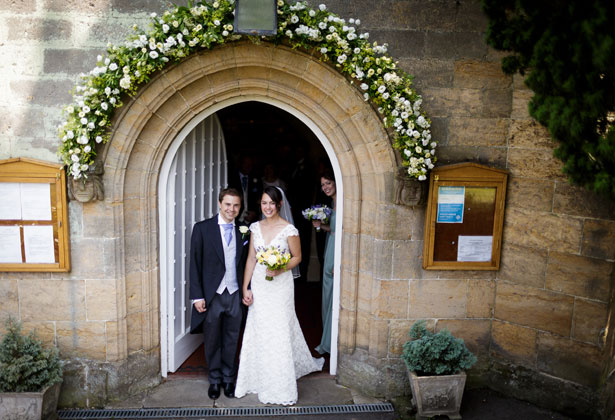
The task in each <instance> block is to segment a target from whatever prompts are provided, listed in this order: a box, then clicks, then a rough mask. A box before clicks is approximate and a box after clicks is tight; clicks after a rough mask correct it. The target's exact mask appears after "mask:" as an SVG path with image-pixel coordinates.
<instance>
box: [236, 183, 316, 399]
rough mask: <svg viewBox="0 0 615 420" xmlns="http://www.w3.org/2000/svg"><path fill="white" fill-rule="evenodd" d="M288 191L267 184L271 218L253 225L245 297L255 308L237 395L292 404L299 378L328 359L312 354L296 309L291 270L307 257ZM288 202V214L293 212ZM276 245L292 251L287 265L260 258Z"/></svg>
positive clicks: (265, 207) (265, 202)
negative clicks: (270, 263) (272, 267)
mask: <svg viewBox="0 0 615 420" xmlns="http://www.w3.org/2000/svg"><path fill="white" fill-rule="evenodd" d="M283 194H284V193H283V192H282V190H281V189H279V188H276V187H267V188H265V190H264V192H263V195H262V199H261V210H262V212H263V215H264V216H265V218H264V220H261V221H260V222H256V223H253V224H252V225H250V231H251V233H252V234H251V235H250V250H249V253H248V261H247V262H246V269H245V273H244V281H243V303H244V304H245V305H247V306H249V308H248V318H247V320H246V328H245V331H244V335H243V343H242V346H241V354H240V356H239V372H238V374H237V387H236V389H235V396H236V397H237V398H241V397H243V396H244V395H246V394H258V399H259V401H260V402H262V403H264V404H283V405H291V404H295V403H296V402H297V379H298V378H300V377H302V376H304V375H307V374H308V373H310V372H315V371H319V370H322V366H323V364H324V359H323V358H320V359H314V358H313V357H312V355H311V354H310V350H309V348H308V346H307V343H306V342H305V338H304V337H303V333H302V332H301V327H300V326H299V321H298V320H297V315H296V314H295V297H294V282H293V275H292V273H291V270H292V268H293V267H295V266H297V265H298V264H299V263H300V262H301V245H300V242H299V232H298V231H297V229H296V228H295V227H294V226H293V225H292V224H290V223H288V222H287V221H286V220H285V219H283V218H282V217H281V216H280V208H281V207H282V203H283V202H285V200H284V196H283ZM287 207H288V206H287V205H286V204H285V205H284V208H283V210H285V211H284V213H283V214H284V215H285V216H286V215H287V214H288V215H290V211H287V210H288V209H287ZM272 245H273V246H279V247H280V249H282V250H288V251H289V252H290V254H291V259H290V261H289V262H288V264H287V265H286V267H284V268H282V269H279V270H275V271H271V270H269V269H267V268H266V267H265V266H264V265H261V264H257V262H256V250H257V248H259V247H269V246H272ZM265 276H273V280H271V281H269V280H266V279H265ZM249 287H251V289H250V288H249Z"/></svg>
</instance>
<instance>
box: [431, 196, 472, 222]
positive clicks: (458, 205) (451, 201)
mask: <svg viewBox="0 0 615 420" xmlns="http://www.w3.org/2000/svg"><path fill="white" fill-rule="evenodd" d="M465 193H466V187H438V215H437V217H436V223H463V203H464V202H465Z"/></svg>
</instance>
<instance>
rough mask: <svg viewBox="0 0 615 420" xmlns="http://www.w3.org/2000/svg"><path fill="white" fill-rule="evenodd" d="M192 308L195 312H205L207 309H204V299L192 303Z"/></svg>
mask: <svg viewBox="0 0 615 420" xmlns="http://www.w3.org/2000/svg"><path fill="white" fill-rule="evenodd" d="M194 307H195V308H196V310H197V312H205V311H206V310H207V308H205V299H203V300H199V301H197V302H194Z"/></svg>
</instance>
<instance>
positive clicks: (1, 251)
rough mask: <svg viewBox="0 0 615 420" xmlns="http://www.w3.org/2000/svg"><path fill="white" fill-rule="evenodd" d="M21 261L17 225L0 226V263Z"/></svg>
mask: <svg viewBox="0 0 615 420" xmlns="http://www.w3.org/2000/svg"><path fill="white" fill-rule="evenodd" d="M21 262H22V261H21V237H20V236H19V226H0V263H20V264H21Z"/></svg>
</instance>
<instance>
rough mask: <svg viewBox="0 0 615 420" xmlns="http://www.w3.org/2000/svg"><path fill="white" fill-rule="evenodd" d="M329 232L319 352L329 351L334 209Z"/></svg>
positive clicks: (324, 271) (324, 267)
mask: <svg viewBox="0 0 615 420" xmlns="http://www.w3.org/2000/svg"><path fill="white" fill-rule="evenodd" d="M329 223H330V224H329V226H331V232H329V233H328V234H327V243H326V245H325V263H324V266H323V276H322V339H321V340H320V344H319V345H318V347H316V351H317V352H318V353H320V354H324V353H331V311H332V309H333V262H334V260H335V255H334V253H335V210H333V212H332V213H331V220H330V222H329Z"/></svg>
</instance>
